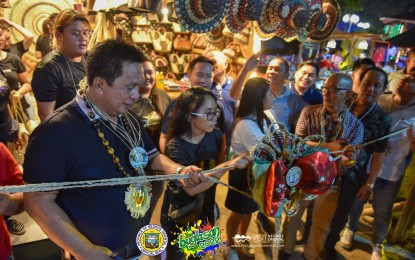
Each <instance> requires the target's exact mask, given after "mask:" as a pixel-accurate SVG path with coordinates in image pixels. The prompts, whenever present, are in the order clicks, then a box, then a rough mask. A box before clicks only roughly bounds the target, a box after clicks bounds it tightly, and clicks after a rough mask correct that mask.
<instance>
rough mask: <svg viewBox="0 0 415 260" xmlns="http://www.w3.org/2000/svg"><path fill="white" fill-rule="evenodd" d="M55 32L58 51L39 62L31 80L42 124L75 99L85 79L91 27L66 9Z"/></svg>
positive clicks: (76, 14)
mask: <svg viewBox="0 0 415 260" xmlns="http://www.w3.org/2000/svg"><path fill="white" fill-rule="evenodd" d="M54 32H55V38H56V42H57V45H58V50H56V51H53V52H51V53H49V54H48V55H46V56H45V57H44V58H43V59H42V61H41V62H40V63H39V64H38V65H37V67H36V69H35V71H34V73H33V80H32V88H33V93H34V94H35V98H36V101H37V106H38V113H39V117H40V119H41V120H42V121H43V120H44V119H45V118H46V117H47V116H48V115H49V114H51V113H52V112H53V111H54V110H55V109H57V108H59V107H61V106H62V105H64V104H66V103H68V102H69V101H71V100H72V99H73V98H74V97H75V94H76V91H77V89H79V86H78V85H79V82H80V81H81V79H82V78H83V77H85V63H86V58H87V57H86V55H85V54H86V51H87V47H88V43H89V38H90V24H89V21H88V19H87V17H86V16H85V15H83V14H80V13H78V12H76V11H74V10H72V9H66V10H63V11H62V12H61V13H59V14H58V16H57V17H56V22H55V24H54Z"/></svg>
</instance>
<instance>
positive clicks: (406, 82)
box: [396, 72, 415, 97]
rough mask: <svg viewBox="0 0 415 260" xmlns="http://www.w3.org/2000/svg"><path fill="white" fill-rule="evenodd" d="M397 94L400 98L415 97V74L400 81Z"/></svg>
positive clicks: (410, 74)
mask: <svg viewBox="0 0 415 260" xmlns="http://www.w3.org/2000/svg"><path fill="white" fill-rule="evenodd" d="M396 93H397V94H398V95H400V96H405V97H408V96H412V97H413V96H415V72H413V73H409V74H406V75H405V76H403V78H401V79H400V80H399V83H398V86H397V87H396Z"/></svg>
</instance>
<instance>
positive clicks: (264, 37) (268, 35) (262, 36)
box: [253, 22, 275, 41]
mask: <svg viewBox="0 0 415 260" xmlns="http://www.w3.org/2000/svg"><path fill="white" fill-rule="evenodd" d="M253 27H254V30H255V33H256V34H257V35H258V38H259V39H260V40H261V41H268V40H269V39H271V38H273V37H274V36H275V34H274V33H265V32H264V31H262V30H261V28H259V25H258V22H253Z"/></svg>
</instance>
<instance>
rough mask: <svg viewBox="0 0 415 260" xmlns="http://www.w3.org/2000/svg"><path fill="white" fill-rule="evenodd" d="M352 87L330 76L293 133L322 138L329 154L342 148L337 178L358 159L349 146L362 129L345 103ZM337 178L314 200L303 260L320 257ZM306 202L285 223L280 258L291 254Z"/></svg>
mask: <svg viewBox="0 0 415 260" xmlns="http://www.w3.org/2000/svg"><path fill="white" fill-rule="evenodd" d="M352 86H353V82H352V79H351V78H350V76H348V75H346V74H341V73H334V74H332V75H331V76H330V77H329V78H328V79H327V81H326V84H325V86H324V87H323V88H322V93H323V104H322V105H313V106H308V107H305V108H304V109H303V111H302V112H301V115H300V118H299V119H298V122H297V126H296V130H295V134H296V135H298V136H300V137H303V138H304V137H307V136H310V135H322V136H323V138H324V142H323V143H322V144H321V146H322V147H326V148H327V149H328V150H329V151H331V152H332V151H339V150H343V149H344V151H343V156H342V159H341V162H340V161H339V163H338V167H339V170H338V176H341V175H344V174H346V173H347V169H348V168H347V167H345V165H347V164H348V162H350V161H351V160H353V159H354V158H356V156H357V151H356V150H355V149H354V148H353V146H352V145H355V144H360V143H362V141H363V134H364V127H363V125H362V123H361V122H360V120H359V119H357V118H356V117H355V116H354V115H353V114H352V113H350V111H349V110H348V108H347V106H346V102H347V101H348V100H349V99H350V98H351V97H352V91H351V90H352ZM309 145H317V143H313V142H310V143H309ZM339 179H340V177H338V178H336V182H335V184H334V185H333V187H332V188H331V189H330V190H329V191H328V192H327V193H325V194H323V195H320V196H318V197H317V198H316V199H315V200H314V209H313V223H312V226H311V230H310V235H309V237H308V241H307V244H306V245H305V246H304V257H305V258H306V259H319V258H320V257H321V253H322V249H323V245H324V241H325V239H326V236H327V233H328V231H329V230H328V229H329V227H330V221H331V218H332V217H333V214H334V212H335V210H336V206H337V202H338V196H339V189H338V187H339V183H340V182H339ZM309 203H310V201H309V200H304V199H302V200H301V202H300V208H299V211H298V212H297V214H296V215H294V216H293V217H291V218H287V219H286V221H285V222H284V227H283V234H284V247H283V249H282V250H281V251H280V252H279V259H288V257H289V255H290V254H291V253H292V252H293V251H294V248H295V241H296V233H297V229H298V226H299V224H300V221H301V216H302V215H303V213H304V210H305V209H306V208H307V206H308V204H309Z"/></svg>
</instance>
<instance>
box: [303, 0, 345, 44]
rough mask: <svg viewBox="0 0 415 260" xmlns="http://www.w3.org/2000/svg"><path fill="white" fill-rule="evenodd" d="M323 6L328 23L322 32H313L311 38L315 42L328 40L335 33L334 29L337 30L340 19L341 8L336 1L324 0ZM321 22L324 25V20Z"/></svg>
mask: <svg viewBox="0 0 415 260" xmlns="http://www.w3.org/2000/svg"><path fill="white" fill-rule="evenodd" d="M321 5H322V10H323V13H324V14H325V16H326V22H325V24H324V26H323V28H322V29H321V30H318V29H317V30H314V31H312V32H311V34H310V36H309V38H310V39H311V40H315V41H322V40H324V39H327V38H328V37H329V36H330V35H331V34H332V33H333V31H334V29H336V26H337V23H338V22H339V19H340V6H339V3H337V1H336V0H322V4H321ZM320 19H324V18H320ZM320 22H321V23H322V22H323V20H321V21H320ZM319 26H320V25H319Z"/></svg>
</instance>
